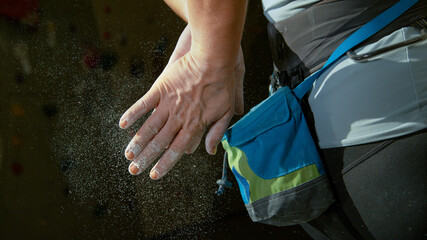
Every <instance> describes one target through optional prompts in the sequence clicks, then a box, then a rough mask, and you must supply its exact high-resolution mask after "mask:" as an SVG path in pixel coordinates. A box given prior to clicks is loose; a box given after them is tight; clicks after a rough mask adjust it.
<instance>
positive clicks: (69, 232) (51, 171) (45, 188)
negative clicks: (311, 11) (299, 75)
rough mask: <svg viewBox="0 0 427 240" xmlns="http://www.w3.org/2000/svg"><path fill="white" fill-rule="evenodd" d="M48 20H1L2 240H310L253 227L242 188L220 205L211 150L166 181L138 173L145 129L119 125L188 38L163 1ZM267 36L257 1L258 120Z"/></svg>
mask: <svg viewBox="0 0 427 240" xmlns="http://www.w3.org/2000/svg"><path fill="white" fill-rule="evenodd" d="M36 13H37V15H38V22H37V23H36V24H35V25H28V22H26V21H16V20H11V19H7V18H4V17H2V18H0V94H1V95H0V99H1V105H0V115H1V119H0V137H1V138H0V140H1V142H0V239H12V238H13V239H124V238H127V239H150V238H156V239H235V238H237V237H246V238H247V239H252V238H254V237H257V236H258V238H260V239H266V238H267V239H282V238H287V239H302V238H303V237H304V235H303V234H302V233H301V230H300V229H299V228H292V227H289V228H274V227H270V226H263V225H259V224H253V223H251V222H250V220H249V219H248V216H247V215H246V212H245V209H244V207H243V202H242V200H241V199H240V196H239V191H238V188H237V184H236V182H235V181H234V179H232V181H233V184H234V188H233V189H231V190H227V191H226V192H225V195H223V196H220V197H217V196H215V195H214V192H215V190H216V188H217V185H216V184H215V182H216V180H217V179H218V178H220V177H221V168H222V154H223V151H222V150H220V151H219V153H218V154H217V156H215V157H212V156H209V155H208V154H207V153H206V152H205V150H204V147H203V146H204V143H202V145H201V146H202V147H200V148H199V149H198V150H197V151H196V152H195V153H194V154H193V155H189V156H185V157H184V158H183V159H182V160H181V161H180V162H179V163H178V164H177V166H176V167H175V168H174V169H173V170H172V171H171V172H170V173H169V175H167V177H165V178H164V179H162V180H160V181H151V180H149V178H148V173H147V174H144V173H143V174H141V175H140V176H138V177H132V176H130V175H129V174H128V172H127V165H128V162H127V160H125V158H124V156H123V151H124V148H125V147H126V145H127V143H128V142H129V140H130V139H131V137H132V136H133V134H134V133H135V131H136V130H137V127H139V126H140V125H141V124H142V121H143V120H142V121H139V122H137V124H136V126H135V127H134V128H132V129H131V130H128V131H124V130H120V129H119V128H118V120H119V118H120V116H121V114H122V113H123V112H124V111H125V110H126V109H127V107H129V106H130V105H131V104H132V103H133V102H135V101H136V100H137V99H138V98H139V97H141V96H142V95H143V94H144V92H145V91H147V90H148V88H149V87H150V86H151V84H152V83H153V82H154V80H155V79H156V76H157V75H158V74H159V73H160V72H161V71H162V69H163V67H164V65H165V63H166V62H167V59H168V56H169V55H170V53H171V52H172V50H173V47H174V43H175V42H176V40H177V39H178V37H179V34H180V31H181V30H182V29H183V28H184V27H185V25H184V23H183V22H182V21H181V20H180V19H179V18H177V17H176V16H175V15H174V14H173V13H172V11H170V10H169V9H168V8H167V7H166V6H165V5H164V4H163V2H162V1H157V0H150V1H137V0H125V1H118V0H116V1H113V0H111V1H101V0H93V1H84V0H67V1H53V0H45V1H41V2H40V8H39V9H38V10H37V11H36ZM265 26H266V20H265V19H264V17H263V15H262V9H261V4H260V2H257V1H251V2H250V4H249V12H248V16H247V23H246V26H245V30H244V36H243V43H242V46H243V50H244V54H245V62H246V69H247V72H246V77H245V85H244V86H245V101H246V102H245V107H246V111H248V110H249V108H251V107H252V106H254V105H256V103H258V102H259V101H261V100H262V99H263V98H265V97H267V95H268V93H267V86H268V83H269V80H268V76H269V74H270V72H271V64H270V62H271V58H270V54H269V47H268V41H267V36H266V30H265ZM234 120H237V118H235V119H234ZM231 178H233V177H231Z"/></svg>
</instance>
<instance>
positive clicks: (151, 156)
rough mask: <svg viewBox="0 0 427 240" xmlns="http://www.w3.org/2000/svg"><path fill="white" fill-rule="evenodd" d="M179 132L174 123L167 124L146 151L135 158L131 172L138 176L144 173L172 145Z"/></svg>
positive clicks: (130, 168) (131, 165)
mask: <svg viewBox="0 0 427 240" xmlns="http://www.w3.org/2000/svg"><path fill="white" fill-rule="evenodd" d="M178 130H179V129H178V126H176V125H175V124H174V123H171V122H168V123H166V125H165V126H164V127H163V128H162V130H161V131H160V132H159V133H158V134H157V135H156V136H155V137H154V138H153V139H152V140H151V141H150V142H149V143H148V144H147V146H146V147H145V148H144V150H142V152H141V153H140V154H139V155H138V156H137V157H135V159H134V160H133V162H132V163H131V164H130V165H129V172H130V173H131V174H133V175H137V174H140V173H141V172H142V171H144V170H145V169H146V168H147V167H148V166H149V165H150V164H151V163H152V162H153V161H154V160H155V159H156V158H157V157H158V156H159V155H160V154H161V153H162V152H163V151H164V150H165V148H166V147H167V146H168V145H169V144H170V143H171V141H172V139H174V137H175V135H176V133H177V132H178Z"/></svg>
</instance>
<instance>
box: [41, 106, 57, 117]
mask: <svg viewBox="0 0 427 240" xmlns="http://www.w3.org/2000/svg"><path fill="white" fill-rule="evenodd" d="M42 111H43V113H44V115H46V116H47V117H53V116H55V115H56V114H57V113H58V108H57V107H56V105H55V104H52V103H49V104H45V105H43V106H42Z"/></svg>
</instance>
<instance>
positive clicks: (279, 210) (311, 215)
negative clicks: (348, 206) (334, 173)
mask: <svg viewBox="0 0 427 240" xmlns="http://www.w3.org/2000/svg"><path fill="white" fill-rule="evenodd" d="M333 202H334V197H333V194H332V190H331V187H330V185H329V181H328V179H327V177H326V175H322V176H320V177H318V178H315V179H313V180H311V181H309V182H307V183H304V184H302V185H300V186H298V187H295V188H292V189H289V190H286V191H283V192H279V193H276V194H274V195H271V196H268V197H265V198H262V199H260V200H257V201H255V202H253V203H252V204H246V209H247V210H248V213H249V216H250V217H251V219H252V221H254V222H260V223H265V224H269V225H275V226H288V225H294V224H299V223H302V222H307V221H310V220H312V219H315V218H316V217H318V216H319V215H320V214H322V213H323V212H324V211H325V210H326V209H327V208H328V207H329V205H330V204H332V203H333Z"/></svg>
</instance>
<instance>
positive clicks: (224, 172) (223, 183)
mask: <svg viewBox="0 0 427 240" xmlns="http://www.w3.org/2000/svg"><path fill="white" fill-rule="evenodd" d="M216 184H218V185H219V187H218V190H217V191H216V192H215V194H216V195H218V196H220V195H221V194H223V193H224V190H225V188H226V187H227V188H231V182H229V181H227V152H226V153H225V154H224V162H223V164H222V177H221V179H218V181H216Z"/></svg>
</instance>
